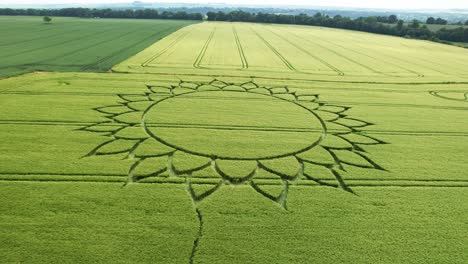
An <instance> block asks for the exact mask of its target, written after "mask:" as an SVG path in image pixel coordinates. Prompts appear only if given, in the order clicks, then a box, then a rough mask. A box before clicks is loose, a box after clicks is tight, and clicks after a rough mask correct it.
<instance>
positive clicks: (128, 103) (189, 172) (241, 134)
mask: <svg viewBox="0 0 468 264" xmlns="http://www.w3.org/2000/svg"><path fill="white" fill-rule="evenodd" d="M147 89H148V90H147V92H145V93H142V94H125V95H124V94H120V95H119V97H120V98H121V102H120V103H119V104H117V105H110V106H104V107H98V108H95V110H96V111H98V112H99V113H102V114H103V115H104V116H105V118H106V121H102V122H97V123H95V124H92V125H88V126H86V127H83V128H81V130H84V131H90V132H95V133H102V135H103V136H105V137H106V138H107V140H106V141H105V142H103V143H102V144H100V145H99V146H97V147H96V148H94V149H93V150H91V151H90V152H89V153H88V154H87V155H86V156H93V155H97V156H99V155H124V157H126V158H129V159H132V160H133V161H134V163H133V165H132V166H131V167H130V168H129V171H128V180H127V184H130V183H145V182H146V183H151V182H164V181H162V180H167V181H172V182H180V183H185V184H186V186H187V190H188V193H189V194H190V197H191V198H192V200H193V202H194V203H195V205H198V204H199V203H200V202H201V201H202V200H203V199H205V198H207V197H208V196H210V195H211V194H213V193H214V192H215V191H216V190H218V189H219V188H221V187H222V186H223V185H224V184H232V185H249V186H251V187H252V188H253V189H254V190H255V191H256V192H258V193H259V194H261V195H263V196H264V197H266V198H268V199H270V200H272V201H274V202H276V203H278V204H279V205H281V206H282V207H283V208H286V202H287V195H288V189H289V186H290V185H291V184H294V183H295V182H297V181H299V180H306V181H311V182H314V183H315V184H319V185H324V186H329V187H333V188H341V189H343V190H344V191H347V192H351V193H353V191H352V190H351V188H350V187H349V186H348V185H347V184H346V182H345V180H344V179H343V178H342V177H341V175H340V172H343V171H346V167H347V166H354V167H360V168H367V169H376V170H384V169H383V168H382V167H380V166H379V165H378V164H377V163H375V162H374V161H373V160H372V159H371V158H370V157H369V156H368V155H367V153H366V151H365V150H364V149H363V148H362V146H364V145H379V144H386V143H385V142H383V141H381V140H379V139H377V138H374V137H371V136H369V135H366V134H363V133H362V132H361V130H360V129H362V128H364V127H366V126H370V125H372V124H371V123H369V122H366V121H363V120H360V119H356V118H352V117H349V116H348V115H347V114H346V111H348V110H349V109H350V107H346V106H340V105H333V104H328V103H325V102H320V100H319V95H318V94H300V95H299V94H297V93H296V92H292V91H291V90H290V89H289V88H288V87H264V86H260V85H258V84H256V83H255V82H253V81H250V82H246V83H237V84H236V83H227V82H224V81H220V80H216V79H215V80H212V81H210V82H186V81H180V83H179V84H178V85H174V86H153V85H147Z"/></svg>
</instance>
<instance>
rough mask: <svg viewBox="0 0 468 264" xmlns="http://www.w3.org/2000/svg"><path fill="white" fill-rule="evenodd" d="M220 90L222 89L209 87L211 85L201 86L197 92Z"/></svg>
mask: <svg viewBox="0 0 468 264" xmlns="http://www.w3.org/2000/svg"><path fill="white" fill-rule="evenodd" d="M219 90H221V88H219V87H216V86H213V85H209V84H204V85H200V86H199V87H198V88H197V91H200V92H202V91H219Z"/></svg>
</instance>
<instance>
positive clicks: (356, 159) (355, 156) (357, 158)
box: [332, 150, 384, 170]
mask: <svg viewBox="0 0 468 264" xmlns="http://www.w3.org/2000/svg"><path fill="white" fill-rule="evenodd" d="M332 152H333V153H334V154H335V156H336V157H337V158H338V160H339V161H340V163H342V164H347V165H350V166H354V167H359V168H367V169H377V170H384V169H383V168H382V167H381V166H380V165H378V164H377V163H375V162H374V161H372V160H371V159H370V158H369V157H367V156H366V155H364V154H362V153H360V152H355V151H350V150H332Z"/></svg>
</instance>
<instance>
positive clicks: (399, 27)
mask: <svg viewBox="0 0 468 264" xmlns="http://www.w3.org/2000/svg"><path fill="white" fill-rule="evenodd" d="M404 24H405V22H404V21H403V20H401V19H400V20H398V23H397V30H398V31H401V30H402V29H403V25H404Z"/></svg>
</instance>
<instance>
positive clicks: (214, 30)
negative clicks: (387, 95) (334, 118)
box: [114, 23, 468, 80]
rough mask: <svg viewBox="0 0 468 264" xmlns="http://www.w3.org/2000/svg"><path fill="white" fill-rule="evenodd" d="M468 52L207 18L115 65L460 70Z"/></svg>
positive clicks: (348, 72)
mask: <svg viewBox="0 0 468 264" xmlns="http://www.w3.org/2000/svg"><path fill="white" fill-rule="evenodd" d="M467 55H468V50H464V49H460V48H458V47H452V46H448V45H443V44H437V43H433V42H426V41H418V40H409V39H404V38H398V37H391V36H383V35H376V34H368V33H363V32H355V31H346V30H340V29H330V28H319V27H306V26H278V25H263V24H248V23H203V24H196V25H191V26H189V27H186V28H183V29H181V30H179V31H177V32H176V33H174V34H172V35H171V36H169V37H167V38H165V39H163V40H161V41H160V42H158V43H156V44H154V45H153V46H151V47H149V48H147V49H146V50H144V51H143V52H141V53H139V54H137V55H136V56H134V57H132V58H130V59H129V60H127V61H124V62H122V63H121V64H119V65H117V66H116V67H114V69H115V70H117V71H121V72H132V73H164V72H173V69H183V70H184V71H180V73H181V74H183V73H187V72H190V73H192V72H196V74H206V75H209V74H211V75H213V74H226V75H242V76H250V75H255V76H269V77H271V76H277V75H278V74H279V73H281V77H283V78H285V77H294V76H295V77H301V78H304V76H314V78H319V77H322V78H324V77H329V78H333V79H342V78H343V77H347V76H349V77H360V78H362V79H364V80H366V79H367V80H370V78H372V79H373V80H375V78H379V79H383V78H385V79H394V78H399V77H407V78H413V79H418V77H437V78H445V77H450V78H458V77H459V76H463V74H464V73H466V72H467V70H468V62H467V61H466V59H464V58H465V56H467ZM192 70H196V71H192ZM414 77H416V78H414ZM309 78H310V77H309Z"/></svg>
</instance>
